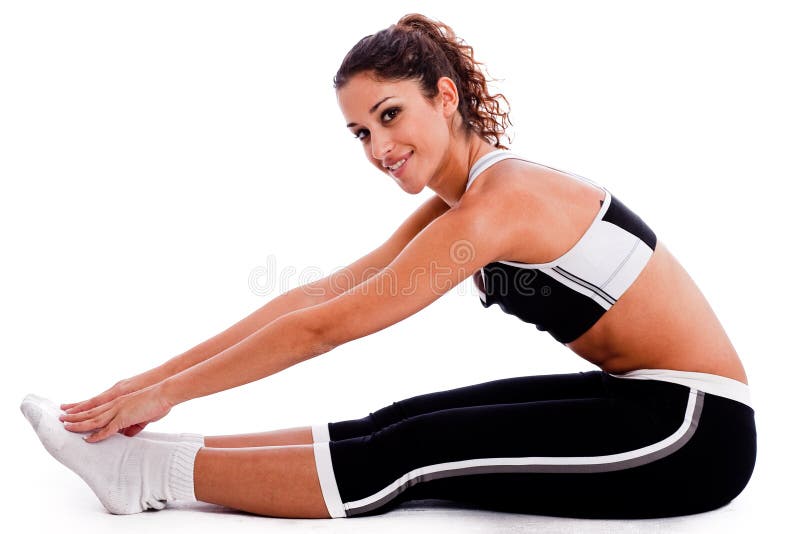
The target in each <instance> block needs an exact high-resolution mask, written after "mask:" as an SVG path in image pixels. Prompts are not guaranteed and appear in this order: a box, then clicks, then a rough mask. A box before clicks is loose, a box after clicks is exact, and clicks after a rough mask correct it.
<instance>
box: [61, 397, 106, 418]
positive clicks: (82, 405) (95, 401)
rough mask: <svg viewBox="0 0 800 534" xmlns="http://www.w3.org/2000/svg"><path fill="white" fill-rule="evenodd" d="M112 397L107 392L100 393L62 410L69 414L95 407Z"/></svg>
mask: <svg viewBox="0 0 800 534" xmlns="http://www.w3.org/2000/svg"><path fill="white" fill-rule="evenodd" d="M112 399H113V397H112V396H111V395H109V394H108V392H106V393H101V394H100V395H98V396H96V397H92V398H91V399H89V400H86V401H83V402H78V403H75V404H73V405H72V407H71V408H64V410H65V411H66V412H67V413H70V414H74V413H78V412H85V411H86V410H91V409H92V408H96V407H97V406H100V405H102V404H105V403H107V402H108V401H110V400H112Z"/></svg>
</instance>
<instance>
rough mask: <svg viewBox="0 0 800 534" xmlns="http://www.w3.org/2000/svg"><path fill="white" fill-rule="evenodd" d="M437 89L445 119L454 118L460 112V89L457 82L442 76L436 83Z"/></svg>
mask: <svg viewBox="0 0 800 534" xmlns="http://www.w3.org/2000/svg"><path fill="white" fill-rule="evenodd" d="M436 87H437V88H438V89H439V95H438V98H439V99H440V100H441V102H442V111H443V112H444V115H445V117H450V116H452V115H453V114H454V113H456V112H457V111H458V89H457V88H456V84H455V82H454V81H453V80H451V79H450V78H448V77H447V76H442V77H441V78H439V81H438V82H436Z"/></svg>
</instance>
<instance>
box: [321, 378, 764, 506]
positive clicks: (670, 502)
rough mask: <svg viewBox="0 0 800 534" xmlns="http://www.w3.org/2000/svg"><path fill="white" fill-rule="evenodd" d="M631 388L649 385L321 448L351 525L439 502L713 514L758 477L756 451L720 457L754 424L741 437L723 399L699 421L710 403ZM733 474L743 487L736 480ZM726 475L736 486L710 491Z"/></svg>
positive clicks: (677, 388) (683, 392)
mask: <svg viewBox="0 0 800 534" xmlns="http://www.w3.org/2000/svg"><path fill="white" fill-rule="evenodd" d="M626 382H642V383H639V384H630V389H632V390H637V392H635V394H622V395H620V394H619V392H613V391H612V392H611V393H610V394H609V395H608V396H598V397H595V398H582V399H558V400H540V401H533V402H521V403H510V404H495V405H480V406H468V407H459V408H449V409H443V410H439V411H436V412H430V413H425V414H420V415H416V416H411V417H408V418H406V419H403V420H402V421H399V422H397V423H394V424H392V425H389V426H387V427H384V428H381V429H380V430H378V431H376V432H373V433H371V434H369V435H367V436H360V437H354V438H350V439H345V440H339V441H331V442H329V448H325V449H326V450H329V451H330V460H331V464H332V472H333V475H334V478H335V488H336V499H337V502H338V503H340V504H339V505H340V506H341V509H342V510H344V511H345V512H346V515H347V516H356V515H363V514H373V513H381V512H384V511H387V510H388V509H391V508H392V507H393V506H394V505H396V504H397V503H399V502H403V501H405V500H410V499H419V498H438V499H450V500H456V501H462V502H466V503H471V504H474V505H478V506H482V507H488V508H490V509H497V510H505V511H515V512H523V513H535V514H545V515H564V516H573V517H616V518H626V517H627V518H634V517H659V516H668V515H679V514H686V513H695V512H700V511H707V510H710V509H713V508H715V507H718V506H720V505H722V504H724V503H725V502H727V501H728V500H730V499H731V498H732V497H733V496H734V495H735V494H737V493H738V491H741V487H743V486H742V484H743V483H746V477H743V476H740V475H741V474H742V473H744V474H745V475H747V476H749V471H747V469H744V470H743V468H747V467H748V465H749V466H750V469H751V467H752V463H750V464H748V462H751V459H752V456H751V454H752V449H748V447H750V445H749V443H750V442H748V441H747V440H745V441H744V442H743V443H744V445H746V447H744V448H742V451H743V452H742V454H739V455H733V456H732V455H730V454H723V450H730V448H731V446H730V443H731V442H732V441H736V440H741V439H743V438H741V437H740V436H745V437H747V436H746V435H747V433H746V432H742V430H743V429H745V427H746V424H745V423H746V421H747V417H750V419H752V415H748V414H746V413H745V414H744V417H743V418H740V419H741V420H742V421H744V422H745V423H743V424H742V426H741V428H739V427H735V425H731V421H732V420H735V418H732V416H731V413H733V412H731V413H728V412H725V411H723V410H722V409H720V408H719V406H720V403H719V399H714V398H712V400H713V401H714V402H716V403H717V404H716V406H715V405H714V402H710V403H708V405H709V406H707V407H706V410H705V412H703V393H702V392H698V391H696V390H690V388H688V387H685V386H681V385H677V384H668V383H663V382H661V383H659V382H655V381H626ZM645 382H647V383H645ZM625 387H628V385H627V384H626V386H625ZM701 413H702V416H703V417H702V424H701V423H700V422H701V417H700V416H701ZM737 417H738V416H737ZM720 425H724V426H720ZM747 439H749V438H747ZM734 456H735V457H734ZM748 458H749V459H748ZM737 472H738V474H737V475H736V476H737V477H738V479H737V478H731V477H732V475H729V473H737ZM723 475H724V476H727V477H729V478H731V480H730V481H729V482H726V483H724V484H719V483H718V482H714V484H715V485H713V486H712V485H709V484H710V483H709V482H708V481H709V480H718V479H720V477H723Z"/></svg>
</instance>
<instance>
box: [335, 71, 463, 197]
mask: <svg viewBox="0 0 800 534" xmlns="http://www.w3.org/2000/svg"><path fill="white" fill-rule="evenodd" d="M438 86H439V94H438V95H436V96H435V97H434V98H433V101H432V102H431V101H429V100H427V99H426V98H425V96H424V95H423V94H422V92H421V91H420V86H419V84H418V82H417V81H416V80H402V81H391V82H390V81H379V80H377V79H376V78H375V77H374V76H371V75H370V74H369V73H367V72H362V73H359V74H356V75H354V76H353V77H352V78H351V79H350V80H349V81H348V82H347V83H346V84H345V85H344V86H342V87H340V88H339V89H338V90H337V92H336V96H337V98H338V102H339V107H340V109H341V110H342V114H343V115H344V118H345V122H346V123H347V128H348V129H349V130H350V131H351V132H352V134H353V135H354V136H355V137H357V139H358V142H360V143H361V144H362V146H363V148H364V153H365V155H366V156H367V159H368V160H369V161H370V163H372V164H373V165H375V167H377V168H378V169H379V170H380V171H381V172H383V173H386V174H388V175H389V176H391V177H392V178H393V179H394V180H395V182H397V184H398V185H399V186H400V187H401V188H402V189H403V190H404V191H406V192H408V193H412V194H416V193H419V192H420V191H422V189H423V188H425V186H427V185H428V182H429V181H431V179H432V178H434V176H436V173H437V170H438V169H439V168H440V167H441V165H442V161H443V160H444V158H445V155H446V154H447V153H448V149H449V147H450V144H451V143H452V142H453V140H454V134H453V133H452V132H453V131H457V129H456V128H454V127H451V125H452V124H453V122H454V119H455V120H456V125H457V124H458V120H457V119H459V118H460V117H459V116H458V113H457V108H458V91H457V90H456V87H455V84H454V83H453V82H452V80H450V79H449V78H441V79H440V80H439V84H438ZM403 159H405V160H406V162H405V163H402V164H401V165H400V167H399V168H396V169H388V168H386V166H391V165H392V164H394V163H400V162H402V160H403Z"/></svg>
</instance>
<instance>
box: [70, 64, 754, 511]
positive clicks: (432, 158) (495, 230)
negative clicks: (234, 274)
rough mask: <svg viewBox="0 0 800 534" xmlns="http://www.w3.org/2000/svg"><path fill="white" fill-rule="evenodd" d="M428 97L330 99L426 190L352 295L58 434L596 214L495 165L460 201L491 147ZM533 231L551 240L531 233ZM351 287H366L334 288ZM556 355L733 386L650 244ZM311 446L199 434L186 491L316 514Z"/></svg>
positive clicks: (233, 341) (302, 432) (423, 302)
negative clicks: (453, 248)
mask: <svg viewBox="0 0 800 534" xmlns="http://www.w3.org/2000/svg"><path fill="white" fill-rule="evenodd" d="M438 89H439V94H438V95H437V96H436V97H435V98H433V99H432V100H427V99H425V98H424V96H423V95H422V93H421V92H420V89H419V86H418V85H417V82H416V81H413V80H402V81H381V80H377V79H376V78H375V77H373V76H371V75H369V74H367V73H362V74H360V75H356V76H354V77H353V78H352V79H351V80H350V81H349V82H348V83H347V85H345V86H344V87H341V88H340V89H339V90H338V91H337V98H338V103H339V106H340V109H341V110H342V114H343V116H344V118H345V123H346V124H347V125H348V126H347V127H348V129H349V130H350V132H351V133H352V134H353V135H355V136H357V137H358V138H359V139H360V141H358V142H360V143H361V144H362V148H363V150H364V153H365V156H366V157H367V160H368V161H369V162H370V163H371V164H373V165H374V166H375V167H376V168H377V169H378V170H379V171H380V172H382V173H384V174H386V175H387V176H389V177H390V178H391V179H393V180H394V181H395V183H397V185H398V186H399V187H400V188H401V189H402V190H403V191H405V192H406V193H409V194H418V193H420V192H421V191H422V190H423V189H425V188H426V187H427V188H429V189H430V190H432V191H433V192H434V193H435V196H434V197H432V198H431V199H429V200H428V201H426V202H425V203H424V204H423V205H422V206H421V207H420V208H419V209H418V210H417V211H416V212H415V213H413V214H412V215H411V216H410V217H409V218H408V219H407V220H406V221H405V222H404V223H403V225H401V226H400V227H399V228H398V230H397V231H396V232H395V234H393V235H392V236H391V237H390V239H389V240H387V242H386V243H385V244H384V246H382V247H380V248H379V249H376V250H375V251H373V252H372V253H370V254H368V255H367V256H365V257H364V258H361V259H360V260H358V261H356V262H354V263H353V264H351V265H350V266H349V267H348V268H347V269H348V273H349V274H351V275H353V274H355V275H356V276H355V277H353V278H354V279H353V280H352V281H351V282H350V284H349V287H344V289H342V288H341V287H340V286H337V284H334V283H333V281H334V280H335V279H336V276H338V275H339V274H341V272H340V273H334V275H331V276H330V277H328V278H326V279H324V280H322V281H318V282H315V283H313V284H311V285H309V286H307V287H304V289H306V290H308V289H314V290H316V291H315V292H311V291H304V292H300V291H291V292H289V293H287V294H284V295H281V296H280V297H278V298H276V299H274V300H273V301H271V302H270V303H269V304H267V305H266V306H264V307H263V308H261V309H259V310H258V311H256V312H254V313H253V314H251V315H250V316H248V317H247V318H245V319H243V320H242V321H240V322H239V323H237V324H236V325H234V326H232V327H231V328H229V329H228V330H226V331H225V332H223V333H221V334H219V335H218V336H215V337H214V338H211V339H210V340H208V341H206V342H205V343H203V344H201V345H198V346H197V347H195V348H193V349H191V350H190V351H187V352H186V353H184V354H182V355H180V356H177V357H175V358H173V359H172V360H170V361H168V362H166V363H165V364H163V365H162V366H160V367H158V368H156V369H153V370H150V371H148V372H146V373H143V374H141V375H138V376H136V377H133V378H131V379H128V380H124V381H121V382H119V383H117V384H115V386H114V387H112V388H110V389H109V390H107V391H105V392H103V393H102V394H100V395H98V396H96V397H93V398H92V399H89V400H86V401H83V402H81V403H73V404H66V405H62V408H64V409H66V410H67V411H68V415H65V416H62V419H63V420H64V421H66V422H67V424H68V428H69V429H70V430H74V431H79V432H83V431H92V430H93V431H95V433H94V434H93V435H92V437H91V438H90V439H89V441H90V442H93V441H99V440H102V439H105V438H107V437H108V436H109V435H111V434H113V433H115V432H118V431H119V432H123V433H126V434H128V435H134V434H135V433H136V432H138V431H140V430H141V429H142V428H144V426H145V425H146V424H147V423H148V422H150V421H154V420H157V419H160V418H161V417H164V416H165V415H166V414H167V413H168V412H169V410H170V409H171V407H172V406H174V405H175V404H177V403H180V402H184V401H186V400H189V399H191V398H196V397H199V396H203V395H208V394H212V393H215V392H217V391H222V390H225V389H229V388H231V387H236V386H238V385H241V384H244V383H248V382H250V381H254V380H258V379H260V378H263V377H264V376H268V375H270V374H273V373H276V372H279V371H280V370H282V369H285V368H287V367H289V366H291V365H294V364H296V363H299V362H300V361H304V360H305V359H308V358H311V357H314V356H316V355H319V354H323V353H325V352H328V351H330V350H332V349H333V348H335V347H337V346H339V345H342V344H344V343H346V342H348V341H351V340H353V339H357V338H359V337H363V336H365V335H368V334H370V333H372V332H374V331H377V330H380V329H382V328H385V327H387V326H390V325H392V324H395V323H396V322H398V321H400V320H402V319H403V318H405V317H407V316H409V315H411V314H413V313H415V312H416V311H418V310H420V309H422V308H424V307H425V306H427V305H429V304H430V303H432V302H433V301H434V300H435V299H436V298H438V296H441V294H442V293H441V292H437V291H436V290H435V288H433V287H431V286H430V285H426V279H425V278H423V279H418V278H414V279H413V280H414V281H415V282H417V285H416V286H415V288H416V290H415V292H413V294H410V295H405V296H402V297H399V296H396V295H395V296H385V295H383V296H378V295H377V292H376V291H373V290H374V289H375V287H376V285H377V280H378V279H379V278H380V277H379V276H377V275H376V272H378V273H379V274H385V273H388V272H391V273H393V274H394V275H395V276H397V277H398V280H399V281H400V282H404V281H409V280H411V278H410V277H411V276H412V274H413V273H414V271H415V270H416V269H417V268H418V266H419V265H425V264H426V263H428V261H429V260H430V261H436V262H439V263H440V264H441V265H444V266H447V267H452V268H453V269H452V270H453V271H454V272H455V271H456V270H457V269H456V268H463V269H462V270H465V271H466V272H459V273H455V274H453V275H452V276H451V278H450V279H449V280H448V282H450V283H452V284H457V283H459V282H460V281H461V280H463V279H464V278H466V277H467V276H471V275H472V273H474V272H476V271H477V270H478V269H479V268H480V266H482V265H485V264H486V263H489V262H490V261H496V260H500V259H506V260H511V261H519V262H524V263H545V262H548V261H551V260H552V259H555V258H557V257H559V256H560V255H562V254H563V253H564V252H566V251H567V250H569V248H571V246H572V245H574V243H575V242H576V241H577V240H578V239H579V238H580V236H581V235H582V234H583V232H585V231H586V228H587V227H588V225H589V224H590V223H591V221H592V219H593V218H594V216H595V214H596V212H597V206H598V205H599V203H598V200H599V199H602V198H603V195H602V192H601V191H600V190H598V189H596V188H595V187H594V186H592V185H589V184H585V183H583V182H578V181H576V180H574V179H572V178H570V177H569V176H567V175H564V174H562V173H559V172H558V171H554V170H552V169H548V168H546V167H542V166H539V165H536V164H533V163H529V162H523V161H521V160H504V161H501V162H499V163H497V164H496V165H494V166H492V167H490V168H489V169H487V170H486V171H485V172H484V173H482V174H481V175H480V177H479V179H477V180H476V181H475V183H474V184H473V186H472V187H471V188H470V189H469V191H467V192H465V189H466V181H467V174H468V171H469V169H470V168H471V167H472V165H473V163H474V162H475V161H476V160H477V159H478V158H480V157H482V156H483V155H485V154H487V153H488V152H491V151H492V150H494V147H492V146H491V145H490V144H489V143H487V142H486V141H485V140H483V139H481V138H480V137H479V136H478V135H477V134H475V133H474V132H464V131H463V130H462V128H461V124H462V122H461V117H460V115H459V114H458V112H457V106H458V93H457V91H456V87H455V85H454V83H453V81H452V80H450V79H449V78H446V77H445V78H441V79H440V80H439V82H438ZM387 97H391V98H388V99H387ZM378 102H380V104H379V105H378V106H377V107H376V109H375V110H374V111H372V112H370V108H371V107H373V105H374V104H376V103H378ZM409 153H410V154H411V157H410V159H408V162H407V164H406V166H405V169H404V170H403V172H402V175H401V176H400V177H395V176H393V175H392V174H391V173H389V172H388V171H387V169H386V168H385V166H384V164H386V163H387V162H391V161H395V160H397V159H399V158H400V157H402V156H404V155H407V154H409ZM543 227H546V228H548V232H541V228H543ZM459 239H461V240H466V241H468V242H469V243H471V244H472V245H473V247H474V250H473V252H474V256H475V257H474V258H472V259H471V260H470V261H468V262H466V263H464V264H463V265H458V264H454V263H453V262H454V260H453V258H450V257H448V256H447V254H446V253H444V252H443V249H444V250H446V249H447V246H448V245H449V244H451V243H453V242H455V241H456V240H459ZM371 269H375V270H372V271H371ZM381 269H382V270H381ZM366 273H369V274H366ZM362 280H364V283H363V284H361V285H360V286H359V289H363V291H361V292H347V291H346V290H347V289H349V288H351V287H353V286H355V285H356V284H357V283H359V282H361V281H362ZM427 282H429V280H427ZM336 287H339V288H338V289H334V288H336ZM653 303H656V304H657V305H654V304H653ZM342 317H347V318H348V321H342V320H341V318H342ZM654 324H657V325H659V328H653V327H652V325H654ZM567 347H569V348H570V349H572V350H573V351H575V352H576V354H578V355H580V356H581V357H583V358H585V359H587V360H588V361H590V362H592V363H594V364H596V365H598V367H600V368H602V369H604V370H606V371H609V372H624V371H626V370H631V369H640V368H665V369H676V370H686V371H699V372H707V373H713V374H717V375H720V376H726V377H729V378H733V379H735V380H739V381H742V382H745V383H746V376H745V374H744V369H743V367H742V365H741V362H740V360H739V358H738V355H737V354H736V352H735V350H734V349H733V347H732V345H731V343H730V340H729V339H728V338H727V336H726V335H725V332H724V330H723V329H722V326H721V325H720V323H719V321H718V320H717V318H716V316H715V315H714V313H713V311H712V310H711V308H710V306H709V305H708V303H707V302H706V301H705V299H704V298H703V296H702V294H701V293H700V291H699V289H698V288H697V287H696V285H695V284H694V283H693V282H692V280H691V278H690V277H689V276H688V274H686V272H685V271H684V270H683V268H682V267H681V266H680V264H679V263H678V262H677V260H676V259H675V258H674V257H673V256H672V255H671V254H670V253H669V251H668V249H667V248H666V246H665V245H664V243H663V242H662V241H661V240H659V241H658V245H657V247H656V250H655V252H654V254H653V256H652V257H651V259H650V261H649V262H648V264H647V265H646V267H645V270H644V271H643V272H642V274H641V275H640V276H639V277H638V278H637V280H636V281H635V282H634V284H633V285H632V286H631V287H630V288H629V289H628V291H627V292H626V293H625V295H623V297H622V298H621V299H619V301H618V302H617V303H616V304H615V306H614V307H612V308H611V310H609V311H608V312H607V313H606V314H605V315H604V316H603V317H602V318H601V319H600V320H599V321H598V322H597V323H596V324H595V325H594V326H593V327H592V328H591V329H589V331H587V332H586V333H584V334H583V335H582V336H581V337H579V338H578V339H577V340H575V341H574V342H572V343H569V344H567ZM311 443H312V435H311V428H310V427H308V426H304V427H296V428H290V429H283V430H275V431H271V432H263V433H258V434H243V435H233V436H209V437H206V438H205V447H204V448H202V449H201V450H200V451H199V453H198V455H197V458H196V461H195V473H194V475H195V494H196V496H197V498H198V500H201V501H205V502H210V503H215V504H221V505H224V506H228V507H231V508H236V509H240V510H244V511H248V512H252V513H257V514H262V515H269V516H276V517H304V518H312V517H319V518H325V517H329V515H328V513H327V508H326V506H325V503H324V500H323V498H322V492H321V488H320V483H319V480H318V478H317V474H316V467H315V463H314V455H313V449H312V446H311Z"/></svg>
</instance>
